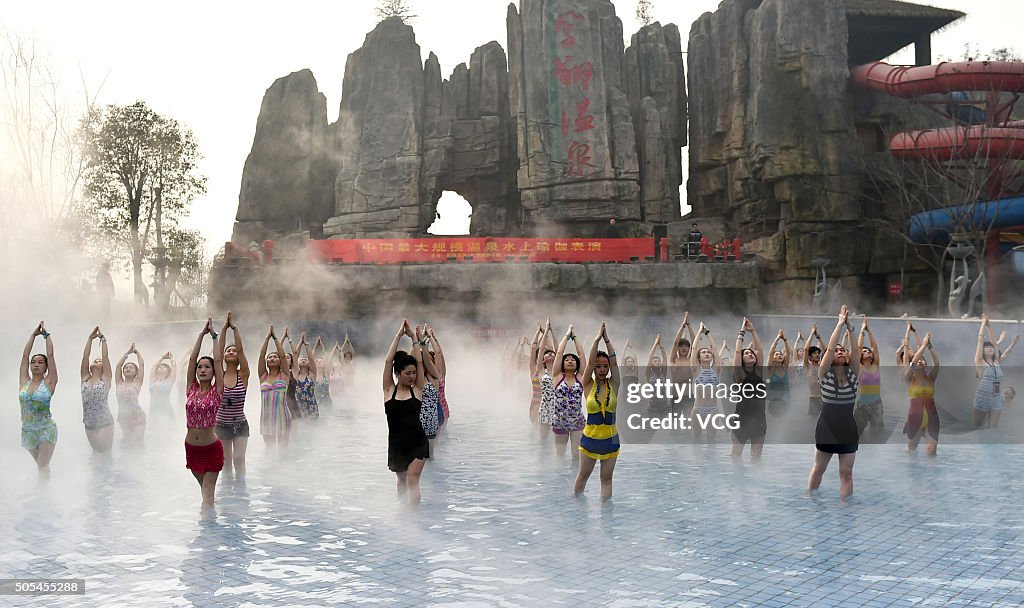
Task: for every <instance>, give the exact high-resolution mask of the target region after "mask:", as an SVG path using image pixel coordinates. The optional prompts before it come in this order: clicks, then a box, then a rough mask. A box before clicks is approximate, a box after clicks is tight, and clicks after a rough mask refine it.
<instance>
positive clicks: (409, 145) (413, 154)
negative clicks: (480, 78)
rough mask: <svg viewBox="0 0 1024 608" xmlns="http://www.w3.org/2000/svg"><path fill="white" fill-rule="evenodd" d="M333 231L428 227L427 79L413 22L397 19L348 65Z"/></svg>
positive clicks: (338, 126) (328, 229)
mask: <svg viewBox="0 0 1024 608" xmlns="http://www.w3.org/2000/svg"><path fill="white" fill-rule="evenodd" d="M342 87H343V91H344V96H343V97H342V99H341V110H340V113H339V115H338V122H337V123H335V124H334V127H333V128H334V145H335V150H336V153H337V158H338V174H337V177H336V179H335V185H334V195H335V215H334V217H333V218H331V220H330V221H329V222H328V223H327V224H326V225H325V226H324V233H325V234H326V235H328V236H333V235H338V236H364V235H367V234H374V233H377V234H387V235H394V236H398V235H402V234H410V233H413V232H415V231H416V230H417V228H418V227H419V225H420V209H419V207H420V187H419V181H420V180H419V178H420V171H421V168H422V165H423V105H424V79H423V65H422V64H421V60H420V47H419V45H418V44H416V37H415V35H414V34H413V30H412V27H410V26H409V25H407V24H405V23H403V22H402V20H401V19H399V18H397V17H393V18H391V19H385V20H384V21H382V22H381V23H380V24H379V25H378V26H377V27H376V28H374V30H373V31H372V32H370V33H369V34H367V35H366V40H365V41H364V42H363V46H362V47H361V48H359V49H357V50H356V51H354V52H352V53H351V54H349V56H348V60H347V61H346V62H345V80H344V82H343V85H342Z"/></svg>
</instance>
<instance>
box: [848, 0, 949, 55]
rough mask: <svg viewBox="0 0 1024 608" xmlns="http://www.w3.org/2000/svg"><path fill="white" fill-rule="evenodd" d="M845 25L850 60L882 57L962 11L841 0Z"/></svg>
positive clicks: (894, 1) (924, 36)
mask: <svg viewBox="0 0 1024 608" xmlns="http://www.w3.org/2000/svg"><path fill="white" fill-rule="evenodd" d="M844 1H845V3H846V22H847V25H848V27H849V43H848V44H849V54H850V63H852V64H861V63H868V62H869V61H876V60H879V59H884V58H885V57H888V56H889V55H892V54H893V53H895V52H896V51H898V50H900V49H902V48H904V47H906V46H909V45H911V44H915V43H917V42H919V41H921V40H927V39H928V37H929V36H930V35H931V34H932V32H935V31H937V30H941V29H942V28H944V27H947V26H949V25H951V24H953V23H954V22H956V21H959V20H960V19H963V18H964V17H965V16H966V15H965V14H964V13H961V12H960V11H953V10H948V9H944V8H936V7H934V6H926V5H924V4H914V3H911V2H900V1H898V0H844Z"/></svg>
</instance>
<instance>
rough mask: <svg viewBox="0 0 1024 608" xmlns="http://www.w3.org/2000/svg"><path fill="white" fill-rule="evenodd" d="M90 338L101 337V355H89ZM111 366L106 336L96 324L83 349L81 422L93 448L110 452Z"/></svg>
mask: <svg viewBox="0 0 1024 608" xmlns="http://www.w3.org/2000/svg"><path fill="white" fill-rule="evenodd" d="M93 340H99V341H100V357H99V358H98V359H92V343H93ZM113 376H114V372H113V370H112V369H111V367H110V355H109V353H108V352H107V338H106V337H105V336H104V335H103V333H102V332H101V331H100V328H99V326H97V327H95V328H94V329H93V330H92V333H90V334H89V339H88V340H86V342H85V352H84V353H82V422H83V423H84V424H85V436H86V438H88V439H89V445H90V446H92V449H93V451H96V452H109V451H110V448H111V446H113V444H114V416H113V415H112V414H111V413H110V383H111V379H112V378H113Z"/></svg>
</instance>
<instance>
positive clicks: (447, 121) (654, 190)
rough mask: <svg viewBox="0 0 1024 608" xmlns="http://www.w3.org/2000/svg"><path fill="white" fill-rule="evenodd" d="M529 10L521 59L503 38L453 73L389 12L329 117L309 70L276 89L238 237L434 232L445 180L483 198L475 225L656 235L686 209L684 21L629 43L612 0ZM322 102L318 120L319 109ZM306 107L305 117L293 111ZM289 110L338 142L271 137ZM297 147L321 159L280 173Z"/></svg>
mask: <svg viewBox="0 0 1024 608" xmlns="http://www.w3.org/2000/svg"><path fill="white" fill-rule="evenodd" d="M521 7H522V12H521V13H520V11H519V10H517V9H516V7H515V6H514V5H510V6H509V10H508V16H507V27H508V44H509V50H510V52H509V55H508V56H507V57H506V54H505V51H504V49H503V48H502V46H501V45H500V44H499V43H497V42H493V41H492V42H489V43H487V44H485V45H483V46H481V47H479V48H477V49H476V50H475V51H474V52H473V54H472V56H471V57H470V59H469V62H468V63H466V64H460V65H459V66H457V67H456V68H455V70H454V71H453V72H452V74H451V75H450V76H449V78H448V79H446V80H445V79H443V78H442V75H441V69H440V62H439V61H438V59H437V57H436V56H435V55H434V54H433V53H431V54H430V55H429V56H428V57H427V59H426V62H425V63H421V59H420V57H421V56H420V48H419V45H417V44H416V39H415V34H414V32H413V30H412V28H411V27H410V26H408V25H406V24H404V23H402V22H401V20H399V19H395V18H392V19H387V20H384V21H382V22H381V23H379V24H378V25H377V27H376V28H375V29H374V30H373V31H372V32H370V33H369V34H367V36H366V39H365V41H364V43H363V46H362V47H361V48H359V49H358V50H356V51H355V52H353V53H351V54H350V55H349V57H348V60H347V62H346V65H345V77H344V83H343V85H344V86H343V98H342V101H341V107H340V113H339V118H338V121H337V122H335V123H334V124H332V125H330V126H327V125H326V106H325V104H324V102H323V96H322V95H320V94H319V93H318V92H316V87H315V82H314V83H313V85H312V87H310V86H309V84H308V82H307V80H311V78H312V75H311V74H309V72H308V70H307V71H305V72H302V73H300V74H306V75H308V77H309V78H308V79H305V80H302V81H301V83H300V82H299V81H296V82H295V83H294V84H292V85H290V86H291V88H290V89H289V97H288V100H289V101H287V102H286V101H282V100H279V99H278V98H279V97H281V95H280V94H279V93H277V92H276V89H274V88H273V87H272V91H274V92H275V94H274V95H271V92H272V91H268V99H267V101H265V105H268V104H269V107H268V108H266V109H265V111H264V112H262V113H261V115H260V120H259V122H258V124H257V138H256V141H255V142H254V146H253V153H252V155H251V159H250V162H248V163H247V164H246V169H245V171H244V174H243V193H242V195H241V196H240V206H239V217H238V219H239V224H238V227H237V228H236V233H241V232H246V234H252V235H257V234H259V233H260V232H261V230H263V228H264V224H265V223H268V222H269V223H274V227H275V230H276V232H273V233H269V232H266V231H264V233H263V234H261V235H260V237H261V238H266V237H268V236H272V237H276V236H279V235H280V233H281V232H282V231H285V232H286V231H287V230H288V229H289V228H291V229H293V231H298V230H305V229H308V228H309V224H311V223H312V224H316V223H321V224H322V225H323V233H324V235H325V236H327V237H335V238H351V237H371V236H387V237H396V236H408V235H416V234H424V233H425V232H426V229H427V228H428V227H429V226H430V224H431V223H432V222H433V221H434V218H435V214H436V211H437V202H438V200H439V198H440V196H441V194H442V193H443V192H444V191H445V190H451V191H454V192H457V193H458V194H460V195H462V196H463V197H464V198H465V199H466V200H468V201H469V203H470V204H471V205H472V206H473V216H472V224H471V227H470V232H471V233H472V234H480V235H491V236H509V235H511V236H518V235H537V236H563V235H574V236H596V235H603V234H604V231H605V229H606V226H607V222H608V220H609V219H610V218H613V217H614V218H616V219H617V220H619V222H620V226H621V227H622V228H623V229H624V230H626V231H627V232H635V233H637V234H640V233H643V234H648V233H650V225H651V224H652V223H659V224H660V223H668V222H670V221H673V220H677V219H679V212H678V208H679V199H678V187H679V183H680V180H681V171H680V167H679V157H680V153H681V148H682V146H683V145H685V142H686V130H685V122H686V94H685V88H684V82H683V68H682V58H681V54H680V52H679V51H680V42H679V33H678V30H677V29H676V28H675V26H671V25H670V26H665V27H662V26H661V25H660V24H654V25H652V26H648V27H646V28H644V30H643V31H641V32H639V33H638V34H637V35H636V36H634V37H633V43H632V45H631V47H630V51H629V52H628V53H627V51H626V50H624V48H623V38H622V23H621V22H620V20H619V19H618V17H616V15H615V7H614V6H613V5H612V3H611V2H610V1H609V0H523V2H522V3H521ZM294 76H295V75H293V76H291V77H288V78H291V79H292V80H295V78H293V77H294ZM289 82H291V81H289ZM286 84H287V83H286ZM300 84H301V85H302V87H304V88H300V87H299V85H300ZM277 86H278V85H277V84H275V87H277ZM292 89H296V90H294V91H293V90H292ZM317 103H319V106H318V110H317V112H318V113H317V114H316V120H315V121H314V120H312V119H311V118H308V117H307V116H306V115H308V114H310V112H311V110H309V109H308V108H307V106H311V105H316V104H317ZM293 112H298V113H299V114H300V115H299V116H297V117H291V116H285V115H286V114H289V113H293ZM288 120H292V121H296V122H298V123H300V124H302V125H303V129H304V131H303V133H305V132H306V131H309V132H310V133H312V134H311V135H309V136H308V137H307V136H303V137H304V138H305V139H314V140H315V141H316V146H315V147H317V149H318V150H319V149H320V148H321V147H322V148H323V149H324V150H323V153H321V155H320V156H316V157H315V158H312V159H311V153H309V152H308V151H307V150H306V149H307V148H308V147H309V146H307V145H304V144H297V143H291V144H290V143H289V141H288V140H287V139H281V138H280V137H278V138H277V139H272V140H271V141H269V143H267V142H266V141H265V140H266V137H264V136H263V135H262V134H263V132H264V131H267V130H268V129H269V130H271V131H273V130H274V128H275V125H276V123H277V122H280V121H288ZM307 123H309V124H312V123H315V128H314V127H313V126H309V125H308V124H307ZM638 133H639V134H640V136H639V137H638V135H637V134H638ZM299 139H300V140H304V139H303V138H299ZM289 146H290V147H289ZM291 157H296V158H297V159H299V160H300V161H301V162H300V163H299V164H300V165H302V166H303V167H305V166H306V165H310V166H311V167H312V166H315V167H316V168H315V169H313V168H310V169H308V170H305V173H303V172H302V171H299V170H297V171H295V176H294V177H289V176H286V179H284V180H282V181H280V182H277V183H275V182H274V177H275V172H276V171H277V170H278V167H279V165H281V164H285V165H289V164H295V163H296V162H298V161H294V160H288V159H289V158H291ZM303 163H305V164H303ZM317 163H321V164H317ZM324 163H326V164H327V166H326V169H327V171H326V172H324V171H321V170H320V168H321V165H322V164H324ZM304 175H312V176H313V177H311V178H310V179H305V178H304V177H303V176H304ZM325 182H326V183H327V186H324V184H325ZM311 184H312V185H311ZM257 192H258V193H257ZM296 216H298V217H299V219H294V218H295V217H296ZM243 224H244V226H243ZM640 224H644V225H640ZM246 226H247V227H248V228H246V229H245V230H243V228H244V227H246ZM314 232H315V229H314Z"/></svg>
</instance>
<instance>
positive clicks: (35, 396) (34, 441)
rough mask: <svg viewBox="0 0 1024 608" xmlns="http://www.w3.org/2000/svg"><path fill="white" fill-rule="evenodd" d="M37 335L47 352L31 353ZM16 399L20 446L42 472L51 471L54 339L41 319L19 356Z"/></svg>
mask: <svg viewBox="0 0 1024 608" xmlns="http://www.w3.org/2000/svg"><path fill="white" fill-rule="evenodd" d="M36 336H42V337H43V340H45V341H46V354H45V355H43V354H40V353H37V354H35V355H32V354H31V353H32V346H33V345H34V344H35V342H36ZM18 379H19V380H20V383H19V388H20V389H21V390H20V392H19V394H18V401H20V402H21V447H23V448H25V449H26V450H28V453H29V454H31V455H32V459H33V460H35V461H36V466H37V467H38V468H39V473H40V474H41V475H44V476H45V475H46V474H48V473H49V471H50V459H51V458H53V449H54V447H56V445H57V423H56V422H54V421H53V415H52V413H51V412H50V400H51V399H52V398H53V393H54V391H56V390H57V380H58V377H57V362H56V361H55V360H54V358H53V341H52V340H51V339H50V333H49V332H48V331H46V328H45V327H44V324H43V322H42V321H40V322H39V325H37V326H36V329H35V331H33V332H32V335H31V336H30V337H29V339H28V343H27V344H25V352H24V354H22V356H21V369H20V371H19V373H18Z"/></svg>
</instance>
